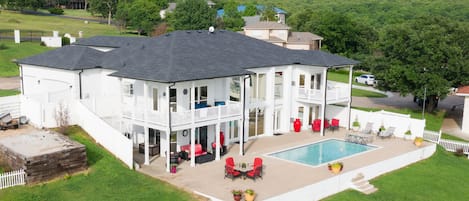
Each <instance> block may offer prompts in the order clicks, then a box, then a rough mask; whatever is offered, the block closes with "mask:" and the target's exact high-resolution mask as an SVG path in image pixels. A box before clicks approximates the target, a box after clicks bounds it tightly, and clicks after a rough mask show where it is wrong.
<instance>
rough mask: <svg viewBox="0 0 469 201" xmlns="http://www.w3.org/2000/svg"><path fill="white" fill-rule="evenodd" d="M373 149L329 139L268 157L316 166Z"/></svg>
mask: <svg viewBox="0 0 469 201" xmlns="http://www.w3.org/2000/svg"><path fill="white" fill-rule="evenodd" d="M374 148H376V147H372V146H367V145H361V144H355V143H350V142H345V141H342V140H336V139H330V140H325V141H321V142H317V143H314V144H309V145H305V146H301V147H296V148H292V149H288V150H285V151H280V152H276V153H272V154H269V155H270V156H273V157H277V158H280V159H284V160H289V161H294V162H298V163H303V164H307V165H313V166H316V165H320V164H323V163H327V162H330V161H334V160H337V159H340V158H344V157H347V156H351V155H354V154H357V153H360V152H364V151H368V150H370V149H374Z"/></svg>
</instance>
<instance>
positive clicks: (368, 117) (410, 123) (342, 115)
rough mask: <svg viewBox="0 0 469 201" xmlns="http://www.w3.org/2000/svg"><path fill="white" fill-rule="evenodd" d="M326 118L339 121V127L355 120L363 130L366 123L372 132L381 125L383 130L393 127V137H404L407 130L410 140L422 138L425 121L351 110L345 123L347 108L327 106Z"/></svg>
mask: <svg viewBox="0 0 469 201" xmlns="http://www.w3.org/2000/svg"><path fill="white" fill-rule="evenodd" d="M326 118H328V119H332V118H336V119H339V122H340V126H342V127H347V123H350V127H352V123H353V121H355V120H358V122H360V125H361V128H362V129H363V128H364V127H365V126H366V124H367V123H368V122H371V123H373V131H375V132H377V131H378V130H379V127H380V126H381V125H383V126H384V127H385V128H389V127H391V126H392V127H395V128H396V130H395V131H394V136H396V137H404V133H405V132H406V131H407V130H410V131H411V132H412V138H415V137H422V136H423V131H424V129H425V120H421V119H413V118H410V115H405V114H398V113H393V112H386V111H383V110H382V111H377V112H372V111H370V112H367V111H362V110H356V109H351V115H350V121H351V122H347V108H346V107H340V106H335V105H327V107H326Z"/></svg>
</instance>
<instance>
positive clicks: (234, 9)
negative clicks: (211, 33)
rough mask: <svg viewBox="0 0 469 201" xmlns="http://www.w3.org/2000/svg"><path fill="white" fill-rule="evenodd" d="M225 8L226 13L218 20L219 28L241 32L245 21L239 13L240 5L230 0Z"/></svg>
mask: <svg viewBox="0 0 469 201" xmlns="http://www.w3.org/2000/svg"><path fill="white" fill-rule="evenodd" d="M223 8H224V11H225V13H224V15H223V16H222V17H221V18H218V19H217V28H219V29H228V30H232V31H240V30H241V29H242V27H243V26H244V20H243V18H241V13H240V12H238V3H236V2H234V1H233V0H230V1H228V2H227V3H225V5H224V7H223Z"/></svg>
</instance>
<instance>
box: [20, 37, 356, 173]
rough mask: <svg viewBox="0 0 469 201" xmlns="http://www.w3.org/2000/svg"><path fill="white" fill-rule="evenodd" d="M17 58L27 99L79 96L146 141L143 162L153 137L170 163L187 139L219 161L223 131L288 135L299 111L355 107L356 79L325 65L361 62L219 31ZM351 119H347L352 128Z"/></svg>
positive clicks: (310, 114) (105, 40) (315, 113)
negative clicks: (332, 73) (338, 75)
mask: <svg viewBox="0 0 469 201" xmlns="http://www.w3.org/2000/svg"><path fill="white" fill-rule="evenodd" d="M18 63H19V65H20V71H21V78H22V94H23V95H24V96H25V97H30V98H32V99H34V98H35V99H37V101H38V102H39V103H41V102H47V100H50V98H51V97H54V96H60V95H63V96H67V97H68V98H70V99H73V100H77V101H80V102H79V103H81V104H83V105H86V106H87V108H89V110H91V111H93V112H94V113H95V114H96V115H98V116H99V117H100V118H101V119H103V120H106V121H107V122H109V124H110V125H113V127H114V128H115V129H116V130H118V133H121V134H122V135H124V134H125V135H126V136H128V137H130V138H131V139H132V141H133V142H134V147H139V145H140V144H142V143H143V144H144V145H145V154H144V155H145V164H149V162H150V161H149V159H150V156H149V149H148V147H149V144H157V145H158V146H159V147H158V148H159V150H157V152H159V153H161V155H162V156H166V159H167V163H168V164H169V160H170V157H169V154H168V153H170V152H175V151H179V150H180V147H181V146H183V145H187V144H190V147H191V150H195V144H201V146H202V149H203V150H204V151H208V152H212V153H214V154H215V155H216V159H217V160H219V159H220V151H219V149H216V151H214V150H212V147H211V146H210V145H211V144H212V143H213V142H218V143H216V144H217V146H220V145H218V144H219V142H220V137H219V135H218V133H222V134H223V137H224V139H225V140H224V142H225V144H224V145H229V144H230V143H234V142H240V143H243V142H244V141H246V140H248V139H252V138H256V137H260V136H273V134H274V133H286V132H290V131H291V130H292V120H293V119H296V118H299V119H301V121H302V122H303V124H302V125H303V129H310V124H311V122H312V121H313V120H314V119H317V118H319V119H323V120H324V118H325V113H326V105H328V104H337V103H342V104H346V105H347V106H348V111H350V103H351V97H350V94H351V93H350V90H351V83H349V84H339V83H329V82H326V80H327V72H328V70H329V69H330V68H337V67H349V68H350V70H351V71H352V67H353V65H355V64H357V63H358V62H357V61H354V60H351V59H347V58H345V57H342V56H338V55H334V54H330V53H326V52H322V51H304V50H291V49H286V48H283V47H279V46H277V45H272V44H270V43H267V42H264V41H262V40H258V39H254V38H251V37H247V36H244V35H242V34H238V33H234V32H230V31H224V30H218V31H214V32H209V31H175V32H172V33H168V34H165V35H162V36H159V37H155V38H129V37H112V36H96V37H92V38H87V39H81V40H79V41H78V42H76V43H75V44H74V45H72V46H65V47H62V48H58V49H54V50H51V51H49V52H46V53H43V54H39V55H36V56H32V57H28V58H25V59H22V60H19V62H18ZM350 80H351V79H350ZM46 99H47V100H46ZM49 102H50V101H49ZM69 107H74V106H73V105H70V106H69ZM70 109H71V110H72V112H71V118H72V119H73V118H74V117H73V115H74V112H73V108H70ZM347 118H348V119H344V120H343V121H342V122H341V126H345V127H348V125H349V123H348V122H350V116H349V115H348V117H347ZM33 123H34V121H33ZM77 123H78V124H80V122H77ZM243 124H244V125H243ZM321 134H322V135H324V128H323V127H322V128H321ZM108 140H113V139H108ZM241 147H242V146H241ZM243 152H244V151H243V150H240V153H243ZM191 154H195V153H194V151H192V152H191ZM191 158H192V160H191V165H192V166H194V165H195V161H194V158H195V157H194V155H192V157H191ZM167 170H168V171H169V165H167Z"/></svg>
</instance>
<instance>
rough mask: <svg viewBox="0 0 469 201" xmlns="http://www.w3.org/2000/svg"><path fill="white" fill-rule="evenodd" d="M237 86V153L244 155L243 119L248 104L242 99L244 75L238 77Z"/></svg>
mask: <svg viewBox="0 0 469 201" xmlns="http://www.w3.org/2000/svg"><path fill="white" fill-rule="evenodd" d="M239 85H240V86H239V87H240V89H241V90H240V95H239V97H240V101H241V121H240V123H239V124H238V131H239V134H238V138H239V155H241V156H242V155H244V150H243V148H244V136H243V135H244V130H243V128H244V125H245V121H246V115H245V114H244V113H245V111H246V107H247V105H248V104H246V103H245V102H244V101H245V94H244V93H246V92H245V90H246V89H245V86H246V83H245V80H244V77H240V78H239Z"/></svg>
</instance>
